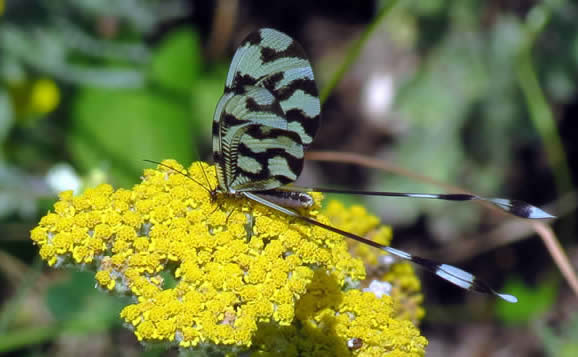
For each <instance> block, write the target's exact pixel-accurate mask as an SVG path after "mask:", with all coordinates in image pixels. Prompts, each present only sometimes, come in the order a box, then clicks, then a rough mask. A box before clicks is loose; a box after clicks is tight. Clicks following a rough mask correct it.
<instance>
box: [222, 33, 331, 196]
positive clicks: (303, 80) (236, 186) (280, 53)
mask: <svg viewBox="0 0 578 357" xmlns="http://www.w3.org/2000/svg"><path fill="white" fill-rule="evenodd" d="M320 112H321V104H320V102H319V95H318V91H317V87H316V85H315V79H314V77H313V69H312V68H311V64H310V63H309V60H308V59H307V57H306V55H305V51H304V50H303V48H302V47H301V45H299V43H297V42H296V41H294V40H293V39H292V38H291V37H289V36H287V35H285V34H284V33H281V32H279V31H276V30H273V29H261V30H259V31H256V32H253V33H251V34H250V35H249V36H248V37H247V38H246V39H245V40H244V41H243V42H242V43H241V45H240V46H239V48H238V49H237V51H236V52H235V56H234V57H233V60H232V62H231V67H230V68H229V73H228V75H227V80H226V83H225V93H224V94H223V96H222V97H221V99H220V100H219V103H218V104H217V108H216V110H215V115H214V118H213V158H214V161H215V164H216V167H217V177H218V180H219V188H220V190H222V191H224V192H229V193H235V192H243V191H264V190H271V189H275V188H278V187H280V186H283V185H286V184H288V183H290V182H293V181H295V180H296V179H297V177H299V175H300V173H301V170H302V168H303V157H304V148H305V147H307V145H309V144H311V142H312V141H313V138H314V137H315V134H316V132H317V129H318V128H319V119H320Z"/></svg>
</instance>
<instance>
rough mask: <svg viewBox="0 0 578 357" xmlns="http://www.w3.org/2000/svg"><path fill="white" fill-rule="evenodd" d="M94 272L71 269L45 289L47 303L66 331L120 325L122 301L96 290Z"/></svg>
mask: <svg viewBox="0 0 578 357" xmlns="http://www.w3.org/2000/svg"><path fill="white" fill-rule="evenodd" d="M94 284H95V283H94V275H93V274H91V273H86V272H73V273H71V274H70V276H69V279H68V280H66V281H63V282H61V283H58V284H55V285H53V286H51V287H50V288H49V289H48V290H47V292H46V297H45V301H46V306H47V307H48V308H49V309H50V311H51V312H52V314H53V315H54V317H55V318H56V320H57V321H58V322H60V323H61V326H63V327H66V329H67V330H69V331H77V332H83V331H84V332H85V331H94V330H102V329H107V328H109V327H111V326H113V325H119V324H120V320H119V314H120V310H121V308H122V306H123V305H124V303H125V302H124V301H123V300H122V299H118V298H115V297H112V296H108V295H106V294H103V293H102V292H99V291H98V290H97V289H96V288H95V287H94Z"/></svg>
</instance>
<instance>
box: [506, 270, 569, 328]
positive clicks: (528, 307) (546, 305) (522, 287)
mask: <svg viewBox="0 0 578 357" xmlns="http://www.w3.org/2000/svg"><path fill="white" fill-rule="evenodd" d="M503 290H504V291H507V292H508V293H510V294H512V295H514V296H516V297H517V298H518V303H516V304H511V303H508V302H505V301H502V300H500V301H498V305H497V306H496V313H497V315H498V317H499V318H500V319H501V320H502V321H504V322H505V323H506V324H509V325H521V324H527V323H528V322H529V321H531V320H534V319H536V318H538V317H540V316H541V315H543V314H544V313H545V312H547V311H548V310H549V309H550V307H551V306H552V305H553V304H554V301H555V299H556V295H557V294H558V289H557V285H556V281H555V280H552V279H550V280H547V281H544V282H542V283H541V284H540V285H539V286H537V287H535V288H533V287H529V286H527V285H526V284H525V283H524V282H523V281H522V280H520V279H511V280H509V281H508V282H507V283H506V286H505V287H504V289H503Z"/></svg>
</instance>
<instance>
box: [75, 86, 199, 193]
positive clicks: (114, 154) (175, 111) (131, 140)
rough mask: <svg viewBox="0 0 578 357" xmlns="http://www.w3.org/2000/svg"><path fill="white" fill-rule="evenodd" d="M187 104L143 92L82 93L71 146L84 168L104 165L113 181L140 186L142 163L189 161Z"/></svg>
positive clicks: (76, 105) (189, 144)
mask: <svg viewBox="0 0 578 357" xmlns="http://www.w3.org/2000/svg"><path fill="white" fill-rule="evenodd" d="M190 111H191V108H190V106H189V105H187V104H184V103H182V102H179V101H176V100H173V99H172V98H169V97H168V96H162V95H159V94H155V93H154V92H150V91H146V90H144V89H132V90H116V89H84V90H82V91H81V92H80V94H79V95H78V97H77V98H76V101H75V103H74V109H73V127H72V130H71V135H70V138H69V139H70V140H69V145H70V150H71V153H72V156H73V158H74V159H75V160H76V162H77V164H78V165H79V166H80V167H81V168H83V169H85V170H89V169H93V168H95V167H100V166H103V165H106V166H105V167H106V168H107V169H108V170H109V173H110V174H111V176H112V179H113V180H114V182H117V183H119V184H122V185H130V184H134V183H136V182H137V181H138V178H139V176H140V174H141V173H142V170H143V168H145V167H146V164H145V163H144V162H143V161H142V160H144V159H150V160H157V161H160V160H163V159H168V158H173V159H176V160H178V161H179V162H182V163H183V164H185V165H186V164H188V163H190V162H191V161H192V152H193V148H192V143H191V139H190V136H191V132H192V131H193V128H192V126H193V124H192V122H191V120H190V117H191V112H190Z"/></svg>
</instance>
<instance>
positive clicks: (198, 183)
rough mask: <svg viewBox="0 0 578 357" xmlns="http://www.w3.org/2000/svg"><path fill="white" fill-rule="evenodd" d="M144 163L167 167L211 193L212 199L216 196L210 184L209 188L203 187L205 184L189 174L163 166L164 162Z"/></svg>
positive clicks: (152, 161)
mask: <svg viewBox="0 0 578 357" xmlns="http://www.w3.org/2000/svg"><path fill="white" fill-rule="evenodd" d="M144 161H146V162H150V163H151V164H156V165H160V166H163V167H166V168H167V169H170V170H173V171H174V172H176V173H178V174H181V175H183V176H185V177H188V178H189V179H191V180H192V181H193V182H194V183H196V184H197V185H199V186H201V187H202V188H203V189H205V190H206V191H207V192H208V193H209V195H211V197H212V196H213V194H214V193H213V192H214V190H212V189H211V186H210V184H209V188H207V187H206V186H205V185H203V184H202V183H200V182H199V181H197V180H195V178H193V177H192V176H190V175H189V174H188V173H187V174H185V173H182V172H181V171H179V170H177V169H175V168H174V167H171V166H169V165H165V164H163V163H162V162H158V161H154V160H146V159H145V160H144ZM201 167H202V166H201ZM204 172H205V171H204V170H203V173H204ZM205 178H207V176H206V175H205ZM208 182H209V180H208V178H207V183H208Z"/></svg>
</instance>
